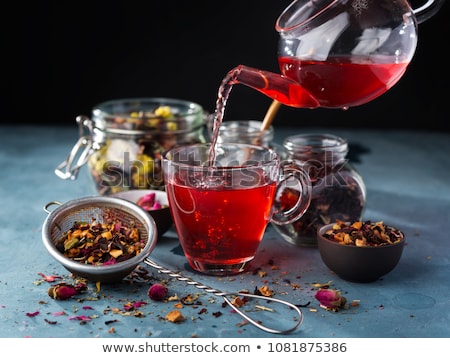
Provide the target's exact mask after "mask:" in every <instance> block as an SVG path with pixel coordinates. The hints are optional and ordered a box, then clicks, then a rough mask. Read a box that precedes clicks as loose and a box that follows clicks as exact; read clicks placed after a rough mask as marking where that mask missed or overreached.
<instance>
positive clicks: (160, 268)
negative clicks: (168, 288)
mask: <svg viewBox="0 0 450 358" xmlns="http://www.w3.org/2000/svg"><path fill="white" fill-rule="evenodd" d="M144 262H145V263H146V264H147V265H150V266H151V267H153V268H155V269H157V270H158V271H159V272H161V273H164V274H166V275H169V276H170V277H173V278H176V279H177V280H178V281H182V282H184V283H186V284H187V285H193V286H194V287H197V288H200V289H202V290H205V291H206V292H208V293H212V294H214V295H216V296H219V297H222V298H223V300H224V301H225V302H226V303H227V304H228V305H229V306H230V307H231V308H233V310H234V311H236V312H237V313H238V314H240V315H241V316H242V317H243V318H244V319H246V320H247V321H249V322H250V323H251V324H253V325H254V326H255V327H258V328H259V329H261V330H263V331H265V332H269V333H275V334H287V333H290V332H292V331H295V330H296V329H297V327H299V326H300V325H301V324H302V322H303V313H302V311H301V310H300V308H299V307H297V306H296V305H294V304H292V303H290V302H287V301H283V300H279V299H277V298H273V297H262V296H257V295H252V294H250V293H241V292H239V293H233V292H223V291H219V290H217V289H215V288H212V287H210V286H206V285H204V284H202V283H200V282H198V281H194V280H193V279H191V278H189V277H186V276H183V275H181V274H180V273H176V272H173V271H171V270H169V269H167V268H165V267H163V266H161V265H159V264H157V263H156V262H154V261H152V260H150V259H149V258H148V257H147V258H146V259H145V260H144ZM231 295H235V296H244V297H251V298H264V299H265V300H266V301H273V302H277V303H280V304H282V305H286V306H288V307H289V308H291V309H293V310H294V311H295V312H296V313H297V314H298V316H299V318H298V319H297V321H296V324H295V325H294V326H292V327H291V328H289V329H284V330H280V329H274V328H270V327H267V326H264V325H262V324H261V323H259V322H257V321H255V320H254V319H253V318H251V317H249V316H248V315H247V314H245V313H244V312H242V311H241V310H240V309H239V308H237V307H236V306H234V305H233V303H232V302H231V301H230V299H229V298H228V297H227V296H231Z"/></svg>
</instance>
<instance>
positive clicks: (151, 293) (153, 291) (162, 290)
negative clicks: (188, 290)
mask: <svg viewBox="0 0 450 358" xmlns="http://www.w3.org/2000/svg"><path fill="white" fill-rule="evenodd" d="M167 291H168V290H167V287H166V286H164V285H162V284H160V283H155V284H153V285H152V286H150V288H149V289H148V292H147V295H148V297H149V298H150V299H151V300H154V301H162V300H163V299H164V297H166V295H167Z"/></svg>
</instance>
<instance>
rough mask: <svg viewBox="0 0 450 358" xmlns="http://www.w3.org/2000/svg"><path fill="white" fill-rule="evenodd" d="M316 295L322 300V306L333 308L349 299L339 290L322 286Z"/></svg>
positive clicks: (338, 306)
mask: <svg viewBox="0 0 450 358" xmlns="http://www.w3.org/2000/svg"><path fill="white" fill-rule="evenodd" d="M314 297H315V298H316V299H317V300H318V301H319V302H320V305H321V306H324V307H326V308H331V309H336V308H340V307H342V306H344V305H345V303H346V301H347V300H346V299H345V297H343V296H341V294H340V293H339V292H338V291H336V290H332V289H328V288H321V289H320V290H319V291H317V292H316V294H315V296H314Z"/></svg>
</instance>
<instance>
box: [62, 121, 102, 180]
mask: <svg viewBox="0 0 450 358" xmlns="http://www.w3.org/2000/svg"><path fill="white" fill-rule="evenodd" d="M76 121H77V123H78V129H79V139H78V141H77V142H76V143H75V145H74V146H73V148H72V150H71V151H70V153H69V155H68V156H67V159H66V160H64V161H63V162H62V163H61V164H59V165H58V166H57V167H56V169H55V174H56V175H57V176H59V177H60V178H61V179H72V180H74V179H76V178H77V175H78V172H79V170H80V168H81V167H82V166H83V165H85V164H86V163H87V161H88V159H89V157H90V156H91V154H92V153H94V152H95V151H97V150H98V149H99V148H96V146H97V145H98V144H97V143H95V141H94V140H93V134H94V125H93V122H92V120H91V119H90V118H88V117H86V116H77V117H76ZM86 129H87V132H86Z"/></svg>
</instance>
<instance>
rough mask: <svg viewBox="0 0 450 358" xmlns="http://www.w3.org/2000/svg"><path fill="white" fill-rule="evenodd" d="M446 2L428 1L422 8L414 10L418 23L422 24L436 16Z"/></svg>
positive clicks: (440, 0) (438, 0)
mask: <svg viewBox="0 0 450 358" xmlns="http://www.w3.org/2000/svg"><path fill="white" fill-rule="evenodd" d="M444 1H445V0H427V2H426V3H424V4H423V5H422V6H419V7H418V8H416V9H413V13H414V15H415V17H416V19H417V23H419V24H420V23H422V22H424V21H426V20H428V19H429V18H431V17H433V16H434V15H436V13H437V12H438V11H439V10H440V8H441V7H442V5H444Z"/></svg>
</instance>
